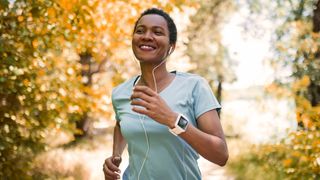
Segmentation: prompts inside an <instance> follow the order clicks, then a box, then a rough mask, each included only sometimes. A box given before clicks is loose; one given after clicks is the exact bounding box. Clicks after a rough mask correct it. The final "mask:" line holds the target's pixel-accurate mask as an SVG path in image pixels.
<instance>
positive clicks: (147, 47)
mask: <svg viewBox="0 0 320 180" xmlns="http://www.w3.org/2000/svg"><path fill="white" fill-rule="evenodd" d="M140 48H141V49H148V50H150V49H154V48H153V47H151V46H147V45H142V46H140Z"/></svg>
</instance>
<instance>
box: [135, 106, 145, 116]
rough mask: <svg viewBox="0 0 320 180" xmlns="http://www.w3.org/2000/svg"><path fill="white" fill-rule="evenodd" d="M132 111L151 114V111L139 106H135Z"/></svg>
mask: <svg viewBox="0 0 320 180" xmlns="http://www.w3.org/2000/svg"><path fill="white" fill-rule="evenodd" d="M132 111H134V112H136V113H139V114H144V115H147V116H148V115H149V111H148V110H146V109H144V108H138V107H133V108H132Z"/></svg>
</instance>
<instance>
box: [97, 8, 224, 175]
mask: <svg viewBox="0 0 320 180" xmlns="http://www.w3.org/2000/svg"><path fill="white" fill-rule="evenodd" d="M176 40H177V30H176V26H175V24H174V22H173V20H172V19H171V17H170V16H169V15H168V14H167V13H165V12H163V11H162V10H160V9H155V8H153V9H148V10H146V11H145V12H143V13H142V14H141V16H140V18H139V19H138V20H137V22H136V24H135V28H134V32H133V38H132V50H133V52H134V55H135V57H136V58H137V59H138V60H139V62H140V68H141V75H138V76H135V77H133V78H131V79H129V80H127V81H126V82H124V83H122V84H120V85H119V86H117V87H116V88H115V89H114V90H113V92H112V103H113V107H114V110H115V114H116V120H117V122H116V126H115V128H114V142H113V143H114V144H113V154H112V155H111V157H109V158H107V159H106V160H105V163H104V165H103V171H104V174H105V179H119V178H120V169H119V164H120V163H121V155H122V152H123V150H124V148H125V146H126V145H127V144H128V153H129V166H128V167H127V168H126V170H125V172H124V174H123V179H125V180H126V179H138V180H140V179H146V180H147V179H148V180H149V179H168V180H170V179H172V180H177V179H201V173H200V170H199V167H198V163H197V159H198V158H199V154H200V155H201V156H203V157H204V158H206V159H207V160H209V161H211V162H212V163H215V164H218V165H220V166H223V165H225V164H226V162H227V160H228V150H227V144H226V141H225V138H224V133H223V130H222V127H221V124H220V120H219V116H218V113H217V111H219V110H220V108H221V106H220V104H219V103H218V102H217V100H216V98H215V96H214V95H213V93H212V91H211V89H210V87H209V85H208V83H207V81H206V80H204V79H203V78H202V77H200V76H198V75H195V74H190V73H182V72H176V71H174V72H168V70H167V68H166V58H167V57H168V56H169V55H170V54H171V53H172V52H173V51H174V49H175V44H176ZM132 89H133V90H132Z"/></svg>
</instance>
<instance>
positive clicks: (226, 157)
mask: <svg viewBox="0 0 320 180" xmlns="http://www.w3.org/2000/svg"><path fill="white" fill-rule="evenodd" d="M228 159H229V154H228V153H226V155H224V156H223V158H221V160H220V161H219V162H218V163H217V164H218V165H219V166H221V167H223V166H225V165H226V164H227V162H228Z"/></svg>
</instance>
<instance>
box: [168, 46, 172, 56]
mask: <svg viewBox="0 0 320 180" xmlns="http://www.w3.org/2000/svg"><path fill="white" fill-rule="evenodd" d="M171 53H172V46H170V48H169V51H168V56H169V55H170V54H171Z"/></svg>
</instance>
